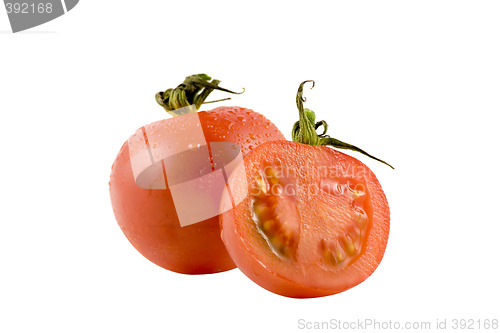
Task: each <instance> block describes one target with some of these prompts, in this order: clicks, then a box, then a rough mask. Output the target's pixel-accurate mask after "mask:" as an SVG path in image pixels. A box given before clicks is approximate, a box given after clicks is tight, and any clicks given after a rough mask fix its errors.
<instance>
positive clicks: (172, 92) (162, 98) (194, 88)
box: [155, 74, 245, 116]
mask: <svg viewBox="0 0 500 333" xmlns="http://www.w3.org/2000/svg"><path fill="white" fill-rule="evenodd" d="M219 83H220V81H219V80H212V78H211V77H210V76H208V75H206V74H195V75H191V76H188V77H186V79H185V80H184V82H183V83H181V84H179V85H178V86H177V87H176V88H170V89H167V90H165V91H160V92H158V93H157V94H156V95H155V98H156V102H157V103H158V104H160V105H161V106H162V107H163V108H164V109H165V111H167V112H168V113H170V114H172V115H174V116H175V115H177V113H175V112H173V111H174V110H177V109H180V108H183V107H188V106H190V105H194V106H195V107H196V110H199V108H200V107H201V105H202V104H206V103H213V102H218V101H224V100H227V99H230V98H225V99H220V100H216V101H211V102H205V100H206V99H207V97H208V95H210V93H211V92H212V91H214V90H220V91H224V92H227V93H230V94H242V93H243V92H244V91H245V89H243V91H242V92H234V91H231V90H229V89H226V88H222V87H219Z"/></svg>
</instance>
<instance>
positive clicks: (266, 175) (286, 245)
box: [220, 141, 389, 298]
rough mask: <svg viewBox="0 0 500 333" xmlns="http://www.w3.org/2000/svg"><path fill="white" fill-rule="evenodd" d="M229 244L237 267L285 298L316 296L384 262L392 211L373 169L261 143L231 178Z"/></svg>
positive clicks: (319, 151) (334, 155) (297, 147)
mask: <svg viewBox="0 0 500 333" xmlns="http://www.w3.org/2000/svg"><path fill="white" fill-rule="evenodd" d="M235 198H236V199H237V201H238V202H240V203H239V205H238V206H237V207H236V209H233V210H232V211H228V212H225V213H223V214H221V215H220V223H221V228H222V239H223V242H224V244H225V246H226V248H227V250H228V252H229V254H230V255H231V258H232V259H233V261H234V262H235V263H236V265H237V266H238V267H239V268H240V269H241V270H242V271H243V272H244V273H245V274H246V275H247V276H248V277H249V278H250V279H252V280H253V281H254V282H256V283H257V284H259V285H260V286H262V287H264V288H266V289H268V290H270V291H272V292H274V293H277V294H280V295H283V296H289V297H297V298H303V297H317V296H326V295H331V294H335V293H339V292H342V291H344V290H347V289H349V288H351V287H353V286H355V285H357V284H359V283H361V282H362V281H363V280H365V279H366V278H367V277H368V276H369V275H370V274H372V273H373V271H374V270H375V269H376V267H377V266H378V265H379V263H380V261H381V260H382V257H383V254H384V251H385V247H386V244H387V239H388V234H389V206H388V203H387V200H386V198H385V195H384V192H383V191H382V188H381V186H380V184H379V182H378V180H377V178H376V177H375V175H374V174H373V172H371V170H370V169H369V168H368V167H367V166H366V165H364V164H363V163H361V162H360V161H358V160H356V159H355V158H353V157H350V156H348V155H345V154H343V153H340V152H338V151H336V150H333V149H331V148H328V147H314V146H309V145H305V144H300V143H296V142H289V141H275V142H268V143H265V144H262V145H260V146H259V147H258V148H256V149H255V150H253V151H252V152H251V153H250V154H248V155H247V156H246V157H245V159H244V162H243V163H241V164H240V165H239V166H238V167H237V168H236V170H235V171H234V172H233V173H232V175H231V176H230V177H229V181H228V187H227V189H226V191H225V192H224V194H223V197H222V202H221V204H222V205H224V202H225V201H228V200H236V199H235Z"/></svg>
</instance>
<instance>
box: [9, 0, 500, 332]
mask: <svg viewBox="0 0 500 333" xmlns="http://www.w3.org/2000/svg"><path fill="white" fill-rule="evenodd" d="M499 17H500V3H499V2H497V1H437V0H434V1H349V2H347V1H343V2H327V1H323V2H320V1H311V2H307V1H301V2H295V1H286V2H278V1H276V2H271V1H252V2H248V3H247V4H239V3H238V2H235V1H227V2H221V1H165V0H162V1H143V2H138V1H135V2H132V1H129V2H127V1H116V0H115V1H110V0H108V1H88V0H87V1H86V0H82V1H81V2H80V3H79V4H78V6H77V7H75V8H74V9H73V10H72V11H70V12H69V13H68V14H66V15H65V16H63V17H60V18H59V19H56V20H54V21H52V22H49V23H47V24H45V25H42V26H39V27H36V28H34V29H31V30H29V31H27V32H24V33H18V34H12V33H10V32H9V30H10V27H9V24H8V19H7V15H6V13H5V11H4V10H3V8H1V7H0V30H1V33H0V128H1V131H0V147H1V156H2V162H1V164H0V175H1V180H0V193H1V209H0V223H1V226H0V258H1V261H0V307H1V309H0V331H1V332H9V333H10V332H198V331H200V332H201V331H209V332H234V331H241V332H257V331H259V332H295V331H305V330H300V329H299V326H298V321H299V319H304V320H306V321H310V322H312V321H329V320H331V319H339V320H342V321H349V320H357V319H364V318H372V319H375V320H379V321H389V320H392V321H393V322H394V321H399V322H405V321H412V322H413V321H430V322H431V323H432V324H433V325H434V324H435V321H436V320H437V319H441V320H444V319H446V318H447V319H448V328H451V319H453V318H462V319H493V318H497V319H500V318H499V317H500V312H499V311H498V310H499V309H500V302H499V299H500V288H499V285H498V281H499V280H500V273H499V270H498V257H499V255H500V251H499V250H500V247H499V241H498V235H499V234H500V227H499V225H500V217H499V212H498V202H499V199H500V194H499V186H500V177H499V173H498V170H499V167H500V158H499V156H498V144H499V142H500V135H499V133H498V125H499V120H498V117H497V114H498V112H499V109H500V98H499V96H500V95H499V92H500V44H499V41H500V39H499V37H500V19H499ZM198 72H206V73H208V74H210V75H212V76H213V77H215V78H218V79H221V80H222V81H223V86H226V87H228V88H231V89H235V90H239V89H240V88H242V87H245V88H246V92H245V94H243V95H241V96H237V97H235V98H233V100H232V101H229V102H224V103H221V104H222V105H240V106H245V107H249V108H252V109H254V110H256V111H258V112H260V113H263V114H265V115H266V116H267V117H268V118H269V119H271V120H272V121H273V122H274V123H275V124H276V125H277V126H278V127H279V128H280V129H281V130H282V131H283V133H285V135H286V136H287V138H289V139H290V134H289V133H290V130H291V127H292V124H293V123H294V122H295V121H296V120H297V119H298V118H297V117H298V115H297V112H296V107H295V93H296V89H297V87H298V85H299V83H300V82H301V81H303V80H306V79H314V80H315V81H316V88H314V89H313V90H309V89H307V90H306V92H305V94H306V96H307V97H308V102H307V104H306V107H309V108H311V109H314V110H315V111H316V113H317V115H318V118H319V119H325V120H327V121H328V122H329V124H330V134H331V135H332V136H334V137H336V138H338V139H341V140H345V141H347V142H350V143H353V144H356V145H359V146H361V147H362V148H364V149H366V150H367V151H368V152H371V153H372V154H374V155H376V156H378V157H380V158H383V159H385V160H387V161H388V162H390V163H392V164H393V165H394V166H395V167H396V170H394V171H393V170H391V169H390V168H388V167H386V166H384V165H382V164H380V163H377V162H375V161H371V160H369V159H367V158H364V157H363V156H360V155H356V154H355V153H353V156H355V157H357V158H359V159H360V160H362V161H363V162H365V163H367V164H368V165H369V166H370V167H371V168H372V170H373V171H374V172H375V173H376V174H377V176H378V178H379V180H380V182H381V184H382V186H383V187H384V190H385V192H386V195H387V197H388V200H389V203H390V207H391V233H390V239H389V244H388V247H387V251H386V255H385V257H384V260H383V261H382V263H381V265H380V266H379V268H378V269H377V271H376V272H375V273H374V274H373V275H372V276H371V277H370V278H369V279H368V280H367V281H365V282H364V283H362V284H361V285H359V286H357V287H355V288H353V289H351V290H348V291H346V292H344V293H341V294H338V295H334V296H330V297H324V298H319V299H306V300H296V299H288V298H285V297H281V296H277V295H275V294H272V293H270V292H268V291H266V290H264V289H262V288H260V287H259V286H257V285H256V284H254V283H253V282H252V281H251V280H249V279H248V278H246V277H245V276H244V275H243V274H242V273H241V272H240V271H238V270H237V269H235V270H232V271H230V272H226V273H221V274H214V275H206V276H185V275H180V274H176V273H172V272H169V271H166V270H164V269H161V268H159V267H157V266H155V265H154V264H152V263H150V262H149V261H148V260H146V259H144V258H143V257H142V256H141V255H140V254H139V253H138V252H137V251H136V250H135V249H134V248H133V247H132V246H131V245H130V244H129V242H128V241H127V240H126V238H125V236H124V235H123V234H122V232H121V231H120V229H119V227H118V225H117V223H116V221H115V219H114V216H113V212H112V209H111V205H110V200H109V194H108V181H109V174H110V171H111V164H112V162H113V160H114V158H115V156H116V154H117V152H118V150H119V149H120V147H121V145H122V143H123V142H124V141H125V140H126V139H127V138H128V136H129V135H131V134H132V133H133V132H134V131H135V130H136V129H137V128H139V127H140V126H143V125H145V124H147V123H150V122H153V121H156V120H159V119H162V118H166V117H167V115H166V113H164V111H163V110H162V108H161V107H159V106H158V105H156V103H155V101H154V94H155V93H156V92H157V91H159V90H164V89H167V88H169V87H173V86H176V85H177V84H178V83H180V82H181V81H182V80H183V79H184V77H185V76H187V75H189V74H194V73H198ZM218 96H219V95H214V96H212V97H213V98H215V97H218ZM476 327H477V326H476ZM330 331H335V330H333V329H332V330H330ZM336 331H338V330H336ZM351 331H353V332H354V331H355V330H351ZM450 331H451V330H450ZM490 331H491V330H490Z"/></svg>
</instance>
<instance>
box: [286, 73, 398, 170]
mask: <svg viewBox="0 0 500 333" xmlns="http://www.w3.org/2000/svg"><path fill="white" fill-rule="evenodd" d="M307 82H312V87H311V89H312V88H314V81H312V80H307V81H304V82H302V83H301V84H300V86H299V90H298V91H297V99H296V101H297V108H298V109H299V121H297V122H296V123H295V124H294V125H293V129H292V140H293V141H295V142H299V143H304V144H308V145H311V146H332V147H334V148H340V149H349V150H352V151H356V152H358V153H361V154H363V155H366V156H368V157H370V158H372V159H374V160H376V161H379V162H381V163H384V164H385V165H388V166H389V167H391V168H392V169H394V167H393V166H392V165H390V164H389V163H387V162H385V161H384V160H381V159H379V158H377V157H375V156H373V155H370V154H368V153H367V152H366V151H364V150H363V149H361V148H358V147H356V146H354V145H351V144H349V143H346V142H343V141H340V140H337V139H334V138H331V137H330V136H329V135H327V134H326V131H327V130H328V124H327V123H326V121H324V120H321V121H318V122H315V121H316V115H315V113H314V111H312V110H309V109H304V102H305V101H306V98H305V97H304V96H303V90H304V84H306V83H307ZM321 126H323V133H322V134H318V133H316V130H317V129H318V128H320V127H321Z"/></svg>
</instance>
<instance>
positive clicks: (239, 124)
mask: <svg viewBox="0 0 500 333" xmlns="http://www.w3.org/2000/svg"><path fill="white" fill-rule="evenodd" d="M198 116H199V119H200V122H201V126H202V128H203V132H204V135H205V138H206V141H207V142H232V143H236V144H238V145H239V147H240V148H241V152H242V154H243V156H245V155H246V154H248V152H250V150H251V149H253V148H254V147H257V146H258V145H259V144H261V143H263V142H266V141H269V140H283V139H284V136H283V134H281V132H280V131H279V130H278V129H277V128H276V126H274V124H272V123H271V122H270V121H269V120H267V119H266V118H265V117H264V116H262V115H260V114H258V113H256V112H254V111H252V110H249V109H245V108H239V107H219V108H215V109H213V110H211V111H201V112H198ZM182 117H183V116H178V117H174V118H170V119H165V120H161V121H159V122H156V123H154V124H153V125H154V126H155V128H160V129H162V130H164V131H166V132H168V131H172V130H175V128H178V127H179V126H180V125H181V124H182V121H183V119H182ZM191 167H193V168H196V167H197V166H191ZM181 171H182V170H181ZM109 186H110V196H111V203H112V206H113V211H114V214H115V217H116V220H117V222H118V224H119V226H120V228H121V229H122V231H123V233H124V234H125V236H126V237H127V239H128V240H129V241H130V242H131V243H132V245H133V246H134V247H135V248H136V249H137V250H138V251H139V252H140V253H141V254H142V255H143V256H145V257H146V258H147V259H149V260H150V261H152V262H153V263H155V264H157V265H158V266H160V267H163V268H165V269H168V270H171V271H174V272H178V273H184V274H208V273H216V272H222V271H226V270H230V269H233V268H235V265H234V263H233V261H232V260H231V258H230V256H229V255H228V253H227V251H226V249H225V247H224V244H223V243H222V241H221V238H220V228H219V218H218V216H215V217H212V218H209V219H207V220H205V221H202V222H199V223H195V224H192V225H188V226H184V227H181V226H180V223H179V219H178V217H177V213H176V210H175V206H174V203H173V200H172V195H171V191H170V189H169V188H168V187H167V189H145V188H141V187H139V186H137V185H136V183H135V180H134V176H133V172H132V167H131V163H130V155H129V147H128V142H125V143H124V144H123V146H122V147H121V149H120V152H119V153H118V155H117V157H116V159H115V161H114V163H113V167H112V171H111V178H110V182H109ZM193 204H196V203H193Z"/></svg>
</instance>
